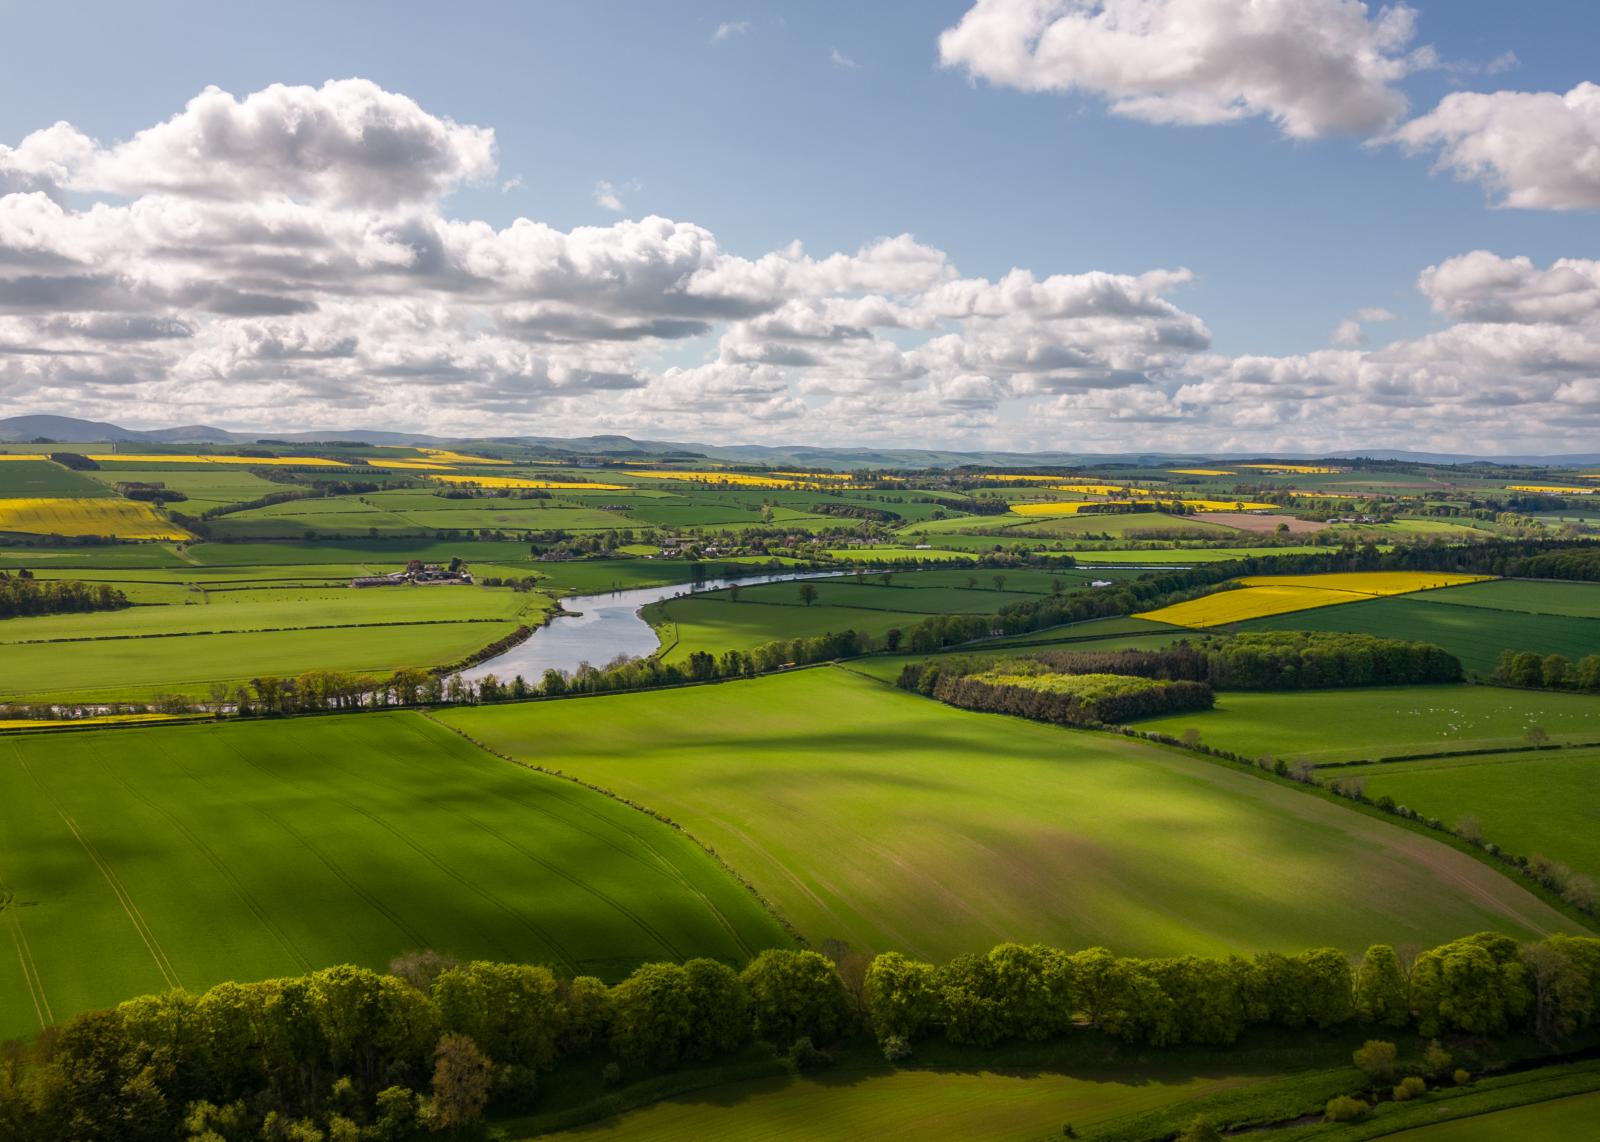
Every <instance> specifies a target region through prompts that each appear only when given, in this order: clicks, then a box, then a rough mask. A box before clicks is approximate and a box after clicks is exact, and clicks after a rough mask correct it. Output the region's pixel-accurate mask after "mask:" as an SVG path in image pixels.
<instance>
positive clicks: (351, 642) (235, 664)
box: [0, 588, 517, 701]
mask: <svg viewBox="0 0 1600 1142" xmlns="http://www.w3.org/2000/svg"><path fill="white" fill-rule="evenodd" d="M438 589H439V590H449V589H451V588H438ZM184 609H198V608H184ZM216 613H217V614H219V615H225V614H226V613H227V611H226V610H224V609H223V608H218V609H217V612H216ZM516 627H517V624H516V623H514V622H504V623H492V622H456V623H451V622H430V623H414V624H407V625H396V626H362V627H347V626H332V627H327V628H324V629H313V630H282V631H267V632H260V633H249V634H189V635H184V636H183V637H181V638H120V639H92V640H87V641H83V642H58V643H26V644H23V645H14V646H8V647H6V650H5V653H4V654H3V655H0V695H18V694H27V695H30V696H34V697H39V698H46V699H50V700H54V701H62V700H67V699H74V700H84V701H111V700H126V701H139V700H145V699H149V698H151V697H153V696H155V695H156V694H160V693H174V694H188V695H191V696H194V697H202V698H203V697H205V696H206V694H207V692H208V690H209V688H210V685H211V684H212V683H213V682H228V683H239V682H248V681H249V680H250V679H251V678H256V677H261V676H265V675H271V676H282V675H291V674H300V673H302V672H304V671H307V670H318V669H322V670H338V671H343V672H346V673H350V674H369V675H387V674H391V673H393V672H394V671H395V670H398V669H400V668H401V667H404V666H415V667H427V666H442V665H445V664H447V663H452V662H459V661H460V660H461V659H463V658H465V657H466V656H467V655H469V654H471V653H473V652H474V651H477V650H480V649H482V648H483V647H485V646H488V645H489V644H490V643H492V642H495V641H497V640H499V639H501V638H503V637H505V636H506V635H508V634H510V633H512V631H514V630H515V629H516Z"/></svg>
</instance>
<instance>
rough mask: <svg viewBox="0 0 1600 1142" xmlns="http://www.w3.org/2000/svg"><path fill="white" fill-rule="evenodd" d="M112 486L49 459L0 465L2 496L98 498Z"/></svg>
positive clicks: (108, 494)
mask: <svg viewBox="0 0 1600 1142" xmlns="http://www.w3.org/2000/svg"><path fill="white" fill-rule="evenodd" d="M115 494H116V493H115V492H113V491H112V490H111V489H110V488H108V487H104V486H102V485H101V484H98V483H96V482H95V481H94V480H91V479H90V478H89V477H88V476H85V475H83V474H82V473H80V472H74V471H73V470H72V469H70V468H63V467H62V466H61V465H60V464H55V463H52V462H51V461H49V460H7V461H6V462H5V463H3V464H0V499H18V498H20V499H33V498H36V497H37V498H39V499H51V498H56V497H70V498H72V499H96V498H99V497H102V496H113V495H115Z"/></svg>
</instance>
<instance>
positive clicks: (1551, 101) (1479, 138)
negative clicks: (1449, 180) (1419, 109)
mask: <svg viewBox="0 0 1600 1142" xmlns="http://www.w3.org/2000/svg"><path fill="white" fill-rule="evenodd" d="M1390 141H1394V142H1398V143H1400V144H1402V145H1403V146H1405V147H1406V148H1407V149H1408V150H1409V151H1411V152H1412V153H1418V152H1424V151H1428V152H1431V151H1437V152H1438V156H1439V158H1438V169H1440V170H1444V171H1449V172H1450V173H1452V174H1454V175H1455V176H1456V178H1458V179H1462V180H1465V181H1473V182H1478V183H1481V184H1483V186H1484V188H1485V189H1486V190H1488V191H1489V192H1490V194H1491V195H1493V196H1496V201H1497V203H1498V204H1499V205H1503V206H1512V207H1521V208H1525V209H1530V210H1596V209H1600V85H1597V84H1593V83H1580V84H1578V85H1577V86H1576V87H1574V88H1573V89H1572V90H1571V91H1568V92H1567V93H1566V94H1565V95H1561V94H1557V93H1555V92H1550V91H1540V92H1530V91H1494V92H1487V93H1482V92H1468V91H1458V92H1454V93H1453V94H1450V95H1446V96H1445V97H1444V98H1443V99H1442V100H1440V101H1439V105H1438V106H1437V107H1435V108H1434V109H1433V110H1432V111H1430V112H1429V113H1428V114H1426V115H1423V116H1420V117H1418V118H1416V119H1413V120H1411V121H1410V122H1408V123H1406V124H1404V125H1402V126H1401V127H1400V128H1399V129H1397V130H1396V131H1395V132H1394V134H1393V135H1392V136H1390Z"/></svg>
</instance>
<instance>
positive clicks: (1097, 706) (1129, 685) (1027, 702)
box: [932, 665, 1216, 726]
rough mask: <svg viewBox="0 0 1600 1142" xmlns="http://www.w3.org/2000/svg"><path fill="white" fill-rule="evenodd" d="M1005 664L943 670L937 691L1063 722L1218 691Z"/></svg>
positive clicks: (1202, 702)
mask: <svg viewBox="0 0 1600 1142" xmlns="http://www.w3.org/2000/svg"><path fill="white" fill-rule="evenodd" d="M1005 669H1006V667H1005V666H1003V665H1002V666H1000V667H998V668H997V669H996V671H995V672H994V673H986V674H967V675H957V674H950V673H941V674H940V675H939V677H938V680H937V681H936V682H935V684H934V687H933V693H932V696H933V697H935V698H937V699H938V700H939V701H941V702H946V703H949V704H950V705H952V706H960V707H961V708H962V709H964V710H984V711H987V712H989V713H996V714H1014V715H1016V716H1018V717H1022V718H1032V719H1033V720H1035V721H1040V722H1054V723H1056V724H1057V725H1064V726H1100V725H1107V724H1120V723H1123V722H1130V721H1133V720H1135V719H1137V718H1153V717H1157V716H1159V715H1161V714H1181V713H1187V712H1188V711H1191V710H1209V709H1211V707H1212V706H1214V705H1216V696H1215V695H1214V694H1213V693H1212V691H1211V687H1209V686H1207V685H1206V684H1205V683H1204V682H1156V681H1153V680H1151V679H1148V678H1137V677H1133V676H1130V675H1118V674H1078V675H1063V674H1040V673H1024V674H1007V673H1004V671H1005ZM1061 683H1066V684H1065V685H1062V684H1061ZM1086 683H1088V684H1087V685H1086Z"/></svg>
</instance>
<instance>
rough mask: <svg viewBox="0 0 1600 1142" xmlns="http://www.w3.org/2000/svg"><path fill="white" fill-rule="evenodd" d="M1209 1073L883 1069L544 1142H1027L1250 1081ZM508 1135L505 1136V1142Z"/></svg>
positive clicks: (726, 1089)
mask: <svg viewBox="0 0 1600 1142" xmlns="http://www.w3.org/2000/svg"><path fill="white" fill-rule="evenodd" d="M1250 1081H1251V1079H1250V1077H1246V1076H1235V1075H1228V1074H1225V1073H1217V1072H1215V1071H1206V1072H1204V1073H1201V1074H1198V1075H1197V1074H1194V1073H1193V1072H1192V1071H1191V1072H1189V1073H1186V1074H1173V1075H1171V1076H1165V1075H1164V1076H1162V1077H1161V1078H1160V1079H1157V1080H1155V1081H1151V1079H1150V1077H1149V1075H1148V1074H1147V1073H1144V1074H1141V1075H1138V1076H1136V1075H1134V1074H1131V1073H1130V1074H1125V1075H1124V1074H1115V1073H1112V1074H1107V1075H1104V1076H1103V1077H1097V1078H1080V1077H1075V1076H1071V1075H1064V1074H1054V1073H1050V1072H1043V1073H1041V1072H1038V1071H1034V1070H1029V1071H1015V1072H1008V1071H1005V1070H982V1071H938V1070H890V1069H889V1068H886V1067H885V1068H882V1069H880V1070H876V1071H867V1072H861V1073H855V1074H850V1073H841V1072H829V1073H828V1074H827V1075H825V1076H823V1077H820V1078H813V1077H799V1078H793V1079H756V1080H751V1081H748V1082H742V1083H730V1084H727V1085H725V1086H720V1087H718V1088H717V1089H716V1092H715V1095H714V1101H710V1102H708V1100H707V1098H706V1095H705V1094H704V1093H701V1094H690V1095H684V1096H682V1097H679V1098H669V1099H667V1100H666V1101H664V1102H659V1103H656V1104H655V1105H653V1106H650V1107H647V1108H646V1109H644V1110H639V1111H635V1112H633V1113H631V1114H626V1115H622V1116H620V1117H616V1118H609V1119H606V1120H604V1121H602V1122H597V1123H594V1124H593V1125H590V1126H584V1127H581V1128H579V1129H576V1130H571V1131H563V1132H559V1133H555V1134H543V1135H539V1137H540V1138H545V1139H550V1140H551V1142H557V1140H565V1142H579V1140H580V1139H585V1140H586V1139H595V1140H597V1142H608V1140H611V1139H615V1140H616V1142H627V1140H632V1139H650V1140H651V1142H701V1140H706V1142H714V1140H721V1142H745V1140H746V1139H752V1138H760V1139H771V1140H773V1142H855V1140H856V1139H860V1138H872V1139H875V1140H880V1139H881V1140H885V1142H889V1140H903V1142H916V1140H933V1142H965V1140H966V1139H975V1138H981V1139H985V1140H991V1139H992V1140H995V1142H1037V1140H1038V1139H1041V1138H1044V1137H1048V1136H1059V1135H1060V1132H1061V1124H1062V1123H1063V1122H1071V1123H1073V1125H1074V1127H1075V1128H1079V1129H1082V1128H1089V1129H1092V1128H1094V1127H1095V1126H1098V1125H1099V1124H1101V1123H1103V1122H1107V1121H1109V1120H1110V1119H1113V1118H1118V1117H1121V1116H1123V1115H1126V1114H1134V1113H1137V1112H1141V1111H1151V1110H1157V1109H1160V1108H1161V1107H1164V1106H1170V1105H1172V1104H1173V1103H1178V1102H1185V1101H1188V1100H1190V1099H1195V1098H1201V1097H1203V1096H1205V1095H1208V1094H1213V1093H1216V1092H1219V1091H1224V1090H1230V1089H1234V1088H1236V1087H1239V1086H1242V1085H1244V1084H1246V1083H1248V1082H1250ZM514 1136H515V1135H514ZM1090 1136H1091V1137H1092V1135H1090Z"/></svg>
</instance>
